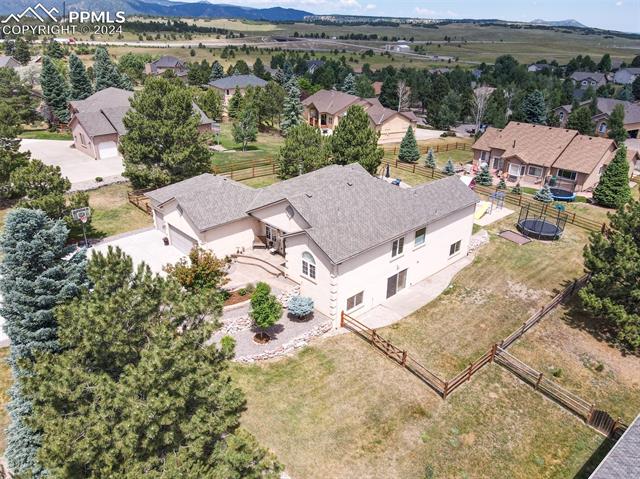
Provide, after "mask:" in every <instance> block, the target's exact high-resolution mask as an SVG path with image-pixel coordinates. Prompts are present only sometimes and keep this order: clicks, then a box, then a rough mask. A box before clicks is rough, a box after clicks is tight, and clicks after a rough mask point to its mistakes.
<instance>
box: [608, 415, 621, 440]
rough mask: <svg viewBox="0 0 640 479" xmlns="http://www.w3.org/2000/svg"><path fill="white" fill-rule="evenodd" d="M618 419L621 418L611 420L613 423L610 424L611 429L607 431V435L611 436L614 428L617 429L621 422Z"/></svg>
mask: <svg viewBox="0 0 640 479" xmlns="http://www.w3.org/2000/svg"><path fill="white" fill-rule="evenodd" d="M620 419H621V418H618V419H616V420H615V421H613V424H612V425H611V430H610V431H609V436H611V435H612V434H613V433H614V432H615V431H616V429H618V426H619V425H620V422H621V421H620Z"/></svg>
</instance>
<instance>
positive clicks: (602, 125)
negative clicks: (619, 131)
mask: <svg viewBox="0 0 640 479" xmlns="http://www.w3.org/2000/svg"><path fill="white" fill-rule="evenodd" d="M598 132H599V133H606V132H607V123H606V122H604V121H603V122H601V123H600V125H599V126H598Z"/></svg>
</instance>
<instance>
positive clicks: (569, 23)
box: [529, 18, 588, 28]
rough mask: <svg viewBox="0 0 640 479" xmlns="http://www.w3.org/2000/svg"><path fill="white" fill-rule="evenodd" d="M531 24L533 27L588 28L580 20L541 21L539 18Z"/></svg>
mask: <svg viewBox="0 0 640 479" xmlns="http://www.w3.org/2000/svg"><path fill="white" fill-rule="evenodd" d="M529 23H531V24H532V25H546V26H548V27H576V28H588V27H587V26H586V25H584V24H582V23H580V22H579V21H578V20H573V19H569V20H556V21H552V20H541V19H539V18H537V19H535V20H531V21H530V22H529Z"/></svg>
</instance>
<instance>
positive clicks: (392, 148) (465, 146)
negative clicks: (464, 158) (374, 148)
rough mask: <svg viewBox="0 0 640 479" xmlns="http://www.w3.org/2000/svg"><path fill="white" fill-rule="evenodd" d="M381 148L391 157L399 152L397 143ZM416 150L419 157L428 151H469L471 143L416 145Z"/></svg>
mask: <svg viewBox="0 0 640 479" xmlns="http://www.w3.org/2000/svg"><path fill="white" fill-rule="evenodd" d="M381 147H382V149H383V150H384V151H385V153H391V154H392V155H397V154H398V153H399V152H400V145H399V144H398V143H394V144H393V145H381ZM418 149H419V150H420V154H421V155H424V154H426V153H427V152H428V151H429V150H433V152H434V153H442V152H445V151H453V150H463V151H471V143H463V142H451V143H444V144H436V145H429V144H427V145H421V144H420V143H418Z"/></svg>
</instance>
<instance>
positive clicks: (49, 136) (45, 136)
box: [20, 130, 73, 140]
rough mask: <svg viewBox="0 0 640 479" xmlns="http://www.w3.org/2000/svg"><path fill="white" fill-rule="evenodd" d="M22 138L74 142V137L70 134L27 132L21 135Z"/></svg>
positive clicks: (41, 131)
mask: <svg viewBox="0 0 640 479" xmlns="http://www.w3.org/2000/svg"><path fill="white" fill-rule="evenodd" d="M20 138H25V139H32V140H73V135H71V133H70V132H57V131H48V130H27V131H23V132H22V133H21V134H20Z"/></svg>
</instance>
